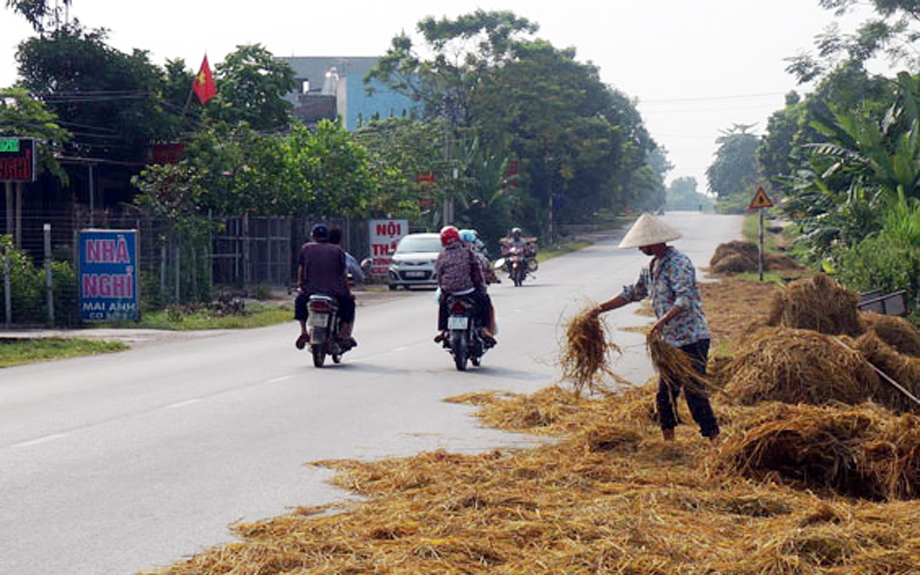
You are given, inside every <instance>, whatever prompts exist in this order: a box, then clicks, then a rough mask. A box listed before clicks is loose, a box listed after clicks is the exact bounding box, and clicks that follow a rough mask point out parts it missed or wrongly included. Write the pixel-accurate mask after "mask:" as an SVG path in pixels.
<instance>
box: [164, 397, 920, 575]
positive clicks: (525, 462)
mask: <svg viewBox="0 0 920 575" xmlns="http://www.w3.org/2000/svg"><path fill="white" fill-rule="evenodd" d="M521 399H522V398H511V401H513V402H516V401H521ZM653 400H654V388H653V386H647V387H645V388H642V389H641V390H633V391H631V392H629V393H627V394H625V395H623V396H614V395H605V396H603V397H599V398H596V399H590V400H589V399H586V398H584V397H582V398H578V397H576V396H575V394H574V392H568V391H565V390H559V389H557V391H555V392H553V393H547V394H542V395H540V397H533V396H532V397H530V398H529V400H528V401H529V402H531V403H534V402H537V403H540V402H542V401H546V402H556V401H563V402H564V403H566V404H567V405H572V406H576V407H577V409H573V410H571V411H568V410H566V411H565V412H564V414H563V416H562V417H563V419H564V421H562V420H560V421H559V422H557V423H558V424H559V425H560V427H561V428H565V429H570V430H572V431H571V432H570V433H567V434H566V435H564V436H563V437H561V438H560V440H559V441H556V442H553V443H548V444H543V445H541V446H540V447H538V448H535V449H529V450H523V451H491V452H488V453H483V454H477V455H457V454H449V453H445V452H441V451H438V452H432V453H422V454H420V455H418V456H415V457H411V458H406V459H391V460H385V461H373V462H358V461H326V462H320V463H318V464H322V465H324V466H327V467H332V468H334V469H337V470H338V471H339V474H338V475H337V477H336V481H335V482H336V483H337V484H338V485H339V486H341V487H344V488H348V489H350V490H352V491H353V492H355V493H357V494H359V495H361V496H363V498H364V499H363V500H362V501H360V502H355V503H351V504H348V505H345V506H344V507H341V508H338V509H336V508H304V509H298V510H296V511H294V512H293V513H290V514H288V515H286V516H283V517H279V518H275V519H271V520H267V521H259V522H254V523H248V524H242V525H237V526H236V527H235V531H236V534H237V535H238V537H239V538H240V541H238V542H235V543H230V544H226V545H222V546H219V547H215V548H213V549H210V550H207V551H205V552H203V553H200V554H198V555H196V556H195V557H192V558H191V559H189V560H187V561H185V562H183V563H180V564H177V565H174V566H172V567H170V568H169V569H167V570H165V571H163V572H164V573H169V574H171V575H218V574H221V575H269V574H272V575H274V574H279V575H280V574H290V575H295V574H296V575H300V574H311V573H329V574H332V573H379V574H393V575H403V574H405V575H409V574H413V575H417V574H420V573H457V574H460V573H465V574H480V573H481V574H486V573H489V574H502V575H504V574H508V575H511V574H514V575H520V574H525V575H537V574H556V573H566V574H575V575H581V574H584V575H587V574H595V573H621V574H625V573H629V574H633V575H664V574H672V573H674V574H679V575H728V574H732V575H755V574H764V573H769V574H774V573H775V574H789V575H792V574H799V573H815V574H818V573H833V574H835V575H856V574H867V573H868V574H879V575H880V574H882V573H910V572H914V570H915V568H916V565H917V564H918V560H920V533H918V532H917V530H916V517H917V513H918V512H920V502H917V501H891V502H887V503H882V502H876V501H868V500H859V499H853V498H842V497H836V496H834V495H833V493H831V492H829V491H822V490H819V489H816V490H812V491H803V490H797V489H793V488H792V486H796V485H809V486H812V487H818V484H817V483H815V482H810V481H809V479H810V478H812V477H820V479H821V480H822V485H823V483H828V482H830V483H831V486H832V487H833V480H835V479H836V480H838V481H839V480H840V478H848V477H853V475H852V473H855V472H857V471H853V472H852V473H851V471H849V470H847V471H844V470H843V469H840V470H839V471H838V472H837V473H836V474H834V473H832V471H833V469H817V468H815V469H813V470H812V471H813V473H814V475H809V476H808V477H805V478H804V479H803V478H802V477H786V476H784V475H782V474H781V473H779V472H778V471H777V472H773V473H772V476H773V478H774V479H775V481H776V482H766V481H762V480H760V479H756V480H750V479H748V480H739V479H737V478H736V477H737V476H736V475H731V474H728V473H729V472H728V470H729V467H730V464H731V463H732V462H739V461H740V462H742V463H747V464H748V465H747V466H746V467H744V466H742V467H744V468H745V469H749V470H751V472H750V473H749V476H750V477H754V476H755V475H757V476H758V477H761V476H764V477H765V476H767V475H771V471H770V470H769V469H768V468H763V469H760V470H759V471H757V473H756V474H755V473H754V471H753V470H754V469H755V468H756V466H755V463H756V462H759V461H766V460H770V459H769V458H768V457H761V458H758V457H757V455H758V453H759V451H758V449H759V447H758V445H763V448H764V449H769V448H770V444H769V443H768V442H762V443H761V444H754V443H744V442H739V444H738V445H739V446H738V447H737V448H735V446H734V444H729V443H727V444H725V445H723V448H722V450H721V451H714V450H713V449H712V447H711V445H710V444H709V443H708V442H707V441H705V440H703V439H701V438H698V437H693V436H691V432H690V430H687V429H685V428H684V427H680V428H678V435H679V441H678V442H677V443H668V442H664V441H662V440H660V439H658V437H659V432H658V430H657V426H656V425H655V424H654V423H653V422H652V421H646V420H644V417H643V418H640V419H638V420H636V419H634V418H633V417H634V415H635V414H636V413H638V412H640V411H641V410H640V409H638V408H637V407H636V406H637V405H639V404H642V405H647V404H648V403H651V402H653ZM475 401H477V402H478V403H480V404H483V402H485V403H488V401H486V398H485V397H484V396H479V397H477V398H475ZM498 403H501V400H498V401H497V402H496V403H495V404H494V405H498ZM491 405H492V404H490V406H487V407H486V409H485V411H489V410H490V409H491ZM541 408H542V409H543V410H545V411H551V408H550V406H549V405H542V406H541ZM719 409H720V413H719V416H720V419H725V420H733V421H736V422H737V423H736V424H735V426H734V427H733V428H731V429H724V431H725V432H726V433H728V434H729V436H730V437H729V441H734V440H735V438H736V436H738V434H740V433H742V431H744V430H755V431H756V430H758V429H759V427H760V426H765V425H769V424H770V422H771V421H772V422H774V423H775V424H777V425H780V424H781V423H782V421H783V420H784V419H785V418H786V417H787V414H788V413H791V414H793V417H794V416H795V414H797V413H799V412H798V411H797V408H791V407H789V408H785V409H786V410H787V411H785V412H783V413H780V411H781V410H780V409H779V408H776V407H773V408H770V409H767V410H764V409H754V408H728V407H725V406H722V407H720V408H719ZM726 409H729V410H731V411H732V412H733V413H732V415H731V416H729V417H724V410H726ZM812 409H813V408H812ZM816 411H820V412H821V413H823V412H824V411H826V412H827V413H831V412H832V410H829V409H827V410H816ZM805 417H807V421H799V424H800V425H803V426H805V427H806V428H807V429H812V428H817V429H823V430H824V433H825V435H821V434H820V433H817V436H818V440H819V442H820V445H824V446H827V445H833V446H839V445H843V446H845V448H847V449H850V450H851V451H850V453H852V454H856V456H857V459H858V461H859V462H860V466H859V467H858V468H853V467H852V465H853V463H852V461H844V459H845V458H842V457H840V458H838V457H837V456H839V455H840V454H841V453H842V451H834V453H833V455H834V456H835V457H825V456H824V454H822V453H814V456H815V457H818V456H819V455H820V456H821V457H824V459H825V460H827V461H829V462H837V463H838V464H843V465H849V466H851V467H849V468H848V469H850V470H852V469H856V470H858V473H860V474H862V476H864V477H867V478H870V479H873V481H875V483H873V489H874V490H875V491H874V492H877V494H878V497H885V496H908V494H909V493H911V491H910V489H915V487H916V478H915V473H916V472H915V470H911V469H910V466H909V462H910V461H916V455H917V453H916V452H915V451H912V450H915V449H916V445H917V444H918V442H917V441H916V434H917V424H916V420H915V419H914V418H903V419H901V420H897V421H887V420H885V415H884V414H883V413H882V412H879V413H878V414H877V417H875V415H873V416H868V417H867V416H864V415H861V414H854V415H852V416H846V417H835V418H834V419H835V420H836V421H837V422H836V423H826V422H825V421H824V419H822V416H821V415H820V414H817V415H816V414H812V415H811V416H810V417H808V416H805ZM521 422H522V420H521V419H520V418H514V423H513V424H512V425H516V424H518V423H521ZM815 422H818V423H815ZM791 429H792V433H796V432H795V429H796V427H791ZM847 430H850V431H852V432H853V433H854V434H855V435H857V436H858V440H851V439H848V436H847V435H846V433H847ZM757 433H761V432H755V433H754V434H752V436H758V435H757ZM761 435H764V436H766V435H768V434H767V433H766V432H762V433H761ZM758 437H759V436H758ZM898 438H901V439H898ZM911 438H914V439H913V440H912V441H910V439H911ZM886 441H887V442H890V443H891V445H890V446H888V447H883V446H885V445H886V443H885V442H886ZM781 443H782V444H783V446H784V447H786V448H788V449H789V451H790V454H791V455H793V456H795V451H794V444H793V442H791V441H789V440H786V439H782V440H781ZM745 445H747V446H748V447H747V448H746V449H745V448H744V447H743V446H745ZM885 448H887V449H889V450H891V451H892V452H896V453H897V454H898V455H899V456H900V457H901V459H900V460H899V464H898V465H897V466H894V467H892V468H891V471H892V475H890V476H887V478H886V476H885V475H884V474H883V473H882V471H883V468H884V465H881V466H878V464H879V463H881V462H884V461H888V458H887V457H885V456H882V455H880V454H879V453H878V452H877V451H875V450H877V449H885ZM835 449H838V447H835ZM839 449H842V448H839ZM720 453H724V455H720ZM770 461H772V460H770ZM876 466H878V467H877V468H876ZM746 473H747V472H746ZM898 473H900V475H898ZM892 477H897V479H896V480H892ZM787 484H788V485H787ZM843 484H844V485H850V483H847V482H844V483H843ZM323 511H339V512H338V513H335V514H331V513H323Z"/></svg>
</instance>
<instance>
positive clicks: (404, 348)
mask: <svg viewBox="0 0 920 575" xmlns="http://www.w3.org/2000/svg"><path fill="white" fill-rule="evenodd" d="M407 349H409V348H408V347H407V346H405V345H404V346H402V347H397V348H394V349H393V351H406V350H407Z"/></svg>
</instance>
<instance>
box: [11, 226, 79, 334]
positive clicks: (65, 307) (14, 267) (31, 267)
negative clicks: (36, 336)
mask: <svg viewBox="0 0 920 575" xmlns="http://www.w3.org/2000/svg"><path fill="white" fill-rule="evenodd" d="M3 254H5V255H6V258H7V259H8V261H9V270H10V300H11V303H12V306H11V307H12V310H11V311H12V313H13V317H12V318H11V321H12V322H13V323H19V324H45V323H47V321H48V307H47V297H46V288H45V283H46V278H45V269H44V267H40V266H37V265H35V264H34V263H33V262H32V259H31V258H30V257H29V256H28V254H26V253H25V252H23V251H21V250H17V249H16V248H14V247H13V244H12V239H11V237H10V236H8V235H6V236H4V235H0V257H2V255H3ZM3 273H4V272H3V267H2V264H0V301H2V297H3ZM77 288H78V286H77V276H76V273H75V272H74V270H73V267H71V265H70V263H68V262H60V261H57V262H52V263H51V290H52V291H51V294H52V298H53V302H54V322H55V325H56V326H59V327H71V326H74V325H77V324H79V323H80V314H79V307H78V298H79V292H78V289H77Z"/></svg>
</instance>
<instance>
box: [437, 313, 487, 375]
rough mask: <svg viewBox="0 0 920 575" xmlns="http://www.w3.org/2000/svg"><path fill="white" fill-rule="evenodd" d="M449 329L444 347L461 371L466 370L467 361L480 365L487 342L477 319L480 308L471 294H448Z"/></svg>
mask: <svg viewBox="0 0 920 575" xmlns="http://www.w3.org/2000/svg"><path fill="white" fill-rule="evenodd" d="M447 309H448V313H449V315H448V316H447V331H448V334H449V335H448V337H447V339H446V340H444V347H445V348H447V351H448V352H450V354H451V355H452V356H453V357H454V364H455V365H456V367H457V369H458V370H459V371H466V366H467V362H469V363H472V364H473V366H476V367H478V366H479V364H480V363H481V362H482V356H483V355H484V354H485V352H486V349H487V348H486V344H485V342H484V341H483V339H482V337H481V336H480V335H479V325H478V323H477V321H476V318H477V317H478V313H479V312H478V310H477V309H476V301H475V300H474V299H473V298H472V297H471V296H468V295H466V296H454V295H452V296H448V298H447Z"/></svg>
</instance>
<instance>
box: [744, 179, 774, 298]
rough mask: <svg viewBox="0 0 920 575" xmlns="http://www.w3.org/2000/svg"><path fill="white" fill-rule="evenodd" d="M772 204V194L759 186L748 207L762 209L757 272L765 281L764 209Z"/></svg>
mask: <svg viewBox="0 0 920 575" xmlns="http://www.w3.org/2000/svg"><path fill="white" fill-rule="evenodd" d="M771 206H773V202H772V201H770V196H768V195H767V192H765V191H764V190H763V188H757V193H756V194H754V198H753V199H752V200H751V205H749V206H748V209H749V210H759V211H760V242H759V248H760V250H759V252H760V257H759V258H758V261H757V272H758V275H759V277H760V281H763V253H764V248H763V210H764V208H769V207H771Z"/></svg>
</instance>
